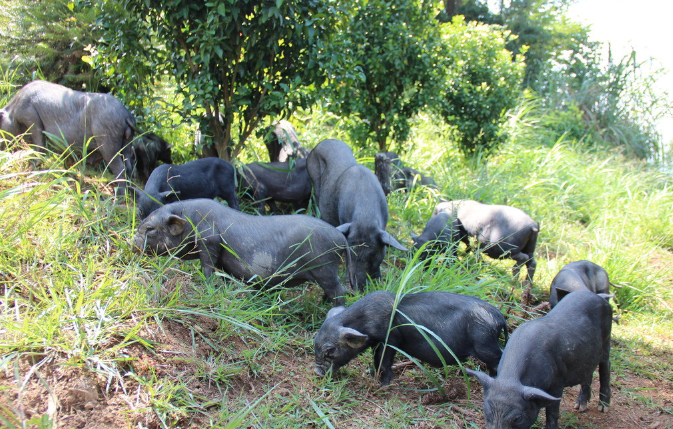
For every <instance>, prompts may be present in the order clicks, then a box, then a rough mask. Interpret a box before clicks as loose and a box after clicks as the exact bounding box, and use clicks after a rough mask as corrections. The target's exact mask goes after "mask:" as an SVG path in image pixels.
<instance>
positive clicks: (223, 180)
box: [131, 157, 238, 219]
mask: <svg viewBox="0 0 673 429" xmlns="http://www.w3.org/2000/svg"><path fill="white" fill-rule="evenodd" d="M234 174H235V173H234V167H233V166H232V165H231V164H229V163H228V162H227V161H225V160H223V159H220V158H212V157H211V158H202V159H197V160H196V161H190V162H186V163H184V164H179V165H170V164H162V165H160V166H159V167H157V168H156V169H154V171H152V174H150V178H149V179H147V184H146V185H145V190H144V191H141V190H140V189H137V188H131V189H132V190H133V192H134V197H135V199H136V206H137V208H138V215H139V216H140V219H145V218H146V217H147V216H149V214H150V213H152V212H153V211H154V210H157V209H158V208H159V207H161V206H162V205H163V204H167V203H171V202H174V201H176V200H183V201H184V200H189V199H196V198H215V197H220V198H222V199H224V200H225V201H226V202H227V204H229V207H231V208H233V209H236V210H238V197H237V196H236V185H235V179H234Z"/></svg>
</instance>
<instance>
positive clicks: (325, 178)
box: [306, 139, 407, 290]
mask: <svg viewBox="0 0 673 429" xmlns="http://www.w3.org/2000/svg"><path fill="white" fill-rule="evenodd" d="M306 167H307V168H308V174H309V176H310V177H311V181H312V182H313V193H314V195H315V198H316V201H317V203H318V209H319V210H320V217H321V219H323V220H325V221H326V222H327V223H329V224H330V225H333V226H336V227H337V229H338V230H339V231H341V232H342V233H343V234H344V235H345V236H346V239H347V240H348V245H349V246H350V247H351V249H352V251H353V252H354V253H355V257H354V258H353V265H354V273H355V276H354V277H355V279H354V280H355V283H353V284H352V286H353V288H356V287H357V288H359V289H360V290H363V289H364V286H365V284H366V283H367V281H368V277H371V278H373V279H378V278H381V269H380V266H381V262H383V258H384V257H385V254H386V247H388V246H392V247H395V248H396V249H400V250H405V251H406V250H407V249H406V247H404V246H402V245H401V244H400V243H399V242H398V241H397V240H396V239H395V237H393V236H392V235H390V233H388V232H387V231H386V224H387V223H388V203H387V201H386V196H385V195H384V194H383V189H382V188H381V184H380V183H379V181H378V179H377V178H376V176H375V175H374V173H372V172H371V170H369V169H368V168H367V167H365V166H363V165H360V164H358V163H357V161H356V160H355V157H353V151H352V150H351V148H350V147H348V145H347V144H346V143H344V142H342V141H341V140H334V139H328V140H323V141H321V142H320V143H318V145H317V146H316V147H315V148H314V149H313V150H312V151H311V153H309V155H308V157H307V158H306Z"/></svg>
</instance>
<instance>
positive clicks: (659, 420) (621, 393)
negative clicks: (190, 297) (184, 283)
mask: <svg viewBox="0 0 673 429" xmlns="http://www.w3.org/2000/svg"><path fill="white" fill-rule="evenodd" d="M192 322H194V323H192V324H191V327H198V328H197V332H198V334H199V335H193V333H192V330H191V329H190V328H188V327H186V326H184V325H182V324H181V323H179V322H176V321H171V320H168V321H163V322H162V323H161V324H160V325H156V324H155V325H149V327H148V328H147V329H145V331H144V332H142V337H144V338H147V339H148V340H151V341H153V342H154V348H153V350H151V349H148V348H146V347H144V346H142V345H140V344H138V343H136V344H133V345H131V346H129V347H124V348H122V349H120V350H119V351H118V355H117V356H115V358H116V359H120V358H122V357H124V358H125V361H124V362H125V366H126V369H125V371H122V372H120V373H119V377H118V378H116V379H115V378H112V379H110V378H109V377H107V376H102V375H101V374H103V373H107V374H109V372H108V371H101V374H97V373H95V372H91V371H86V370H83V369H82V367H81V365H71V364H69V362H68V361H66V360H65V359H63V358H59V357H58V356H49V355H48V354H47V355H35V356H32V357H30V358H23V359H22V360H21V361H20V363H19V364H18V366H17V367H16V368H15V369H14V371H7V372H6V373H4V374H0V389H2V396H1V397H0V404H1V405H3V406H5V407H8V408H9V409H11V410H14V412H15V415H16V416H19V418H21V417H22V416H23V418H25V420H26V421H27V420H30V419H32V418H35V417H39V416H42V415H48V416H50V417H51V418H52V419H54V420H55V422H56V425H55V427H57V428H122V427H146V428H159V427H165V426H173V427H185V428H187V427H190V428H199V427H207V424H208V423H207V422H208V421H209V420H208V418H207V417H208V415H209V414H210V413H212V412H214V413H217V412H218V410H219V406H220V404H222V402H223V397H222V395H223V392H222V391H221V390H219V389H217V388H216V387H215V386H214V383H210V382H209V380H208V379H206V378H204V377H203V376H197V375H196V374H197V371H196V365H197V364H196V363H197V362H199V363H200V364H201V365H202V364H203V363H204V362H207V361H208V357H209V356H210V355H212V354H213V353H214V352H215V351H214V349H213V348H212V347H211V346H210V345H209V344H208V342H207V341H211V342H212V341H216V338H215V334H216V332H217V328H218V323H217V321H215V320H213V319H209V318H206V317H201V318H198V320H193V321H192ZM234 338H235V337H234ZM229 341H233V343H230V344H228V350H232V352H231V354H232V355H235V354H236V353H237V352H239V351H243V350H245V349H247V348H249V345H246V344H244V343H243V342H242V341H237V340H235V339H234V340H231V339H230V340H229ZM614 346H615V347H620V345H619V343H618V342H617V341H615V342H614ZM650 352H651V351H650ZM656 353H657V352H656V351H655V354H656ZM660 353H661V355H660V356H658V357H659V358H661V359H664V360H668V361H671V357H670V356H668V355H667V354H668V353H667V352H665V351H663V350H662V351H660ZM368 359H370V355H363V356H361V357H360V358H358V359H357V360H355V361H353V362H351V364H350V365H349V366H350V369H349V371H348V372H349V374H348V376H347V377H348V380H347V388H348V389H352V395H353V396H354V397H356V398H358V399H359V400H360V402H359V404H358V412H357V417H356V418H349V419H348V420H344V421H339V419H338V416H336V417H334V418H333V419H332V420H331V422H332V424H333V425H334V426H335V427H339V428H373V427H380V426H377V425H378V424H379V420H378V417H380V416H381V413H385V412H386V411H385V409H386V407H385V404H386V403H387V402H388V401H391V400H397V401H398V402H401V403H407V404H409V405H412V406H411V407H410V408H413V407H415V406H419V405H420V406H422V407H426V408H428V409H431V410H432V409H434V411H436V413H440V415H443V416H444V417H445V421H446V419H448V420H449V421H450V420H452V421H453V424H454V426H455V427H474V424H476V425H478V426H479V427H484V421H483V415H482V413H481V402H482V400H483V399H482V393H481V387H480V386H479V384H478V383H477V382H475V381H473V382H472V383H471V391H470V392H469V393H470V400H469V401H468V398H467V395H468V389H467V388H466V385H465V381H464V379H463V378H462V377H461V376H458V375H454V376H451V377H449V379H448V380H446V381H445V384H444V390H445V391H446V392H447V395H448V397H446V398H445V397H442V395H440V394H439V393H437V392H430V393H426V392H419V390H421V389H427V388H430V387H432V386H431V385H430V384H429V383H428V381H427V379H426V378H425V377H423V375H422V372H421V371H420V370H419V369H418V368H416V367H415V366H414V365H404V364H402V365H397V366H396V378H395V380H394V381H393V383H392V384H391V385H390V386H387V387H383V388H382V387H380V386H379V384H378V383H377V382H375V381H374V380H373V379H372V378H371V377H370V376H369V374H368V366H369V362H367V360H368ZM273 360H274V361H275V362H276V364H278V365H280V366H281V367H282V368H283V370H282V371H281V372H279V373H272V374H271V375H268V376H267V375H259V374H258V375H255V374H254V373H253V374H251V373H249V372H248V373H246V372H244V373H238V374H236V375H235V376H234V377H233V378H232V379H231V380H230V382H231V384H230V385H231V388H230V389H229V391H232V392H236V394H237V395H239V396H240V395H244V396H245V397H246V398H248V403H253V402H254V401H255V400H256V399H257V398H259V397H260V396H262V395H263V394H265V393H267V389H269V386H274V385H277V387H275V391H276V392H275V397H278V396H280V397H289V396H290V395H297V396H299V397H302V398H306V407H307V408H308V409H310V404H309V398H311V397H316V396H317V395H319V390H320V389H319V387H318V386H317V379H316V377H315V376H314V374H313V370H312V365H313V357H312V356H311V354H310V353H308V352H301V353H296V352H294V351H293V350H282V351H281V352H279V353H277V354H276V355H275V356H273ZM99 365H100V368H101V369H103V365H105V363H104V362H100V363H99ZM122 366H124V365H122ZM671 367H673V362H671V366H669V368H671ZM454 371H456V370H454ZM199 374H201V372H200V373H199ZM354 374H355V376H354ZM17 375H18V377H17ZM358 375H359V376H358ZM152 377H156V378H161V379H164V380H165V382H166V383H169V382H171V381H175V382H178V381H179V382H180V383H183V384H186V385H187V388H188V389H189V390H190V391H191V392H192V394H193V395H194V396H195V397H197V398H199V402H200V403H201V404H209V403H210V404H212V405H205V406H203V405H202V406H201V409H200V410H199V412H197V413H193V414H192V415H181V414H180V413H179V412H177V411H176V414H175V415H172V416H171V419H170V421H163V422H162V420H161V419H160V417H159V414H158V413H156V412H155V411H154V410H153V408H152V407H153V406H162V404H160V401H161V398H160V395H158V394H157V392H154V393H152V394H150V393H149V392H147V391H145V389H144V388H143V387H142V385H141V384H139V383H138V381H136V380H139V379H143V378H152ZM339 377H344V375H342V374H337V375H336V376H335V379H338V380H339V379H341V380H343V378H339ZM21 384H22V385H23V387H22V388H19V386H20V385H21ZM611 384H612V392H613V397H612V404H611V407H610V410H609V412H608V413H607V414H604V413H600V412H598V410H597V407H596V406H597V402H596V398H597V396H596V395H597V389H598V381H597V380H595V381H594V384H593V390H594V395H593V397H592V401H591V403H590V406H589V408H588V410H587V411H586V412H584V413H577V412H575V410H573V405H574V402H575V399H576V397H577V394H578V393H579V387H574V388H569V389H566V391H565V394H564V397H563V403H562V411H563V413H562V419H568V417H567V415H570V416H571V418H573V419H575V420H576V423H574V424H573V425H572V426H571V427H597V428H638V429H643V428H651V429H655V428H670V427H673V416H671V414H670V412H671V409H672V408H673V383H671V372H669V373H668V375H667V377H666V381H662V380H653V379H651V378H644V377H642V376H639V375H637V374H635V373H633V372H631V371H630V370H629V369H622V370H620V371H619V375H617V374H615V373H614V371H613V379H612V383H611ZM224 399H225V402H227V401H226V398H224ZM211 401H212V402H211ZM0 412H1V411H0ZM542 414H544V413H542ZM542 418H543V417H541V419H540V421H543V420H542ZM164 419H165V417H164ZM411 427H416V428H433V427H438V426H434V425H433V424H432V422H428V421H420V422H419V423H417V424H414V425H413V426H411Z"/></svg>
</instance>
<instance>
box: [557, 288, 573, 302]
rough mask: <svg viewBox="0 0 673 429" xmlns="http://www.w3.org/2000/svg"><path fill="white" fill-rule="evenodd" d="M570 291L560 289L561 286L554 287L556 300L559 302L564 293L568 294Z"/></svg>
mask: <svg viewBox="0 0 673 429" xmlns="http://www.w3.org/2000/svg"><path fill="white" fill-rule="evenodd" d="M570 292H571V291H569V290H566V289H561V288H558V287H557V288H556V297H557V298H558V301H559V302H560V301H561V300H562V299H563V298H564V297H565V296H566V295H568V294H569V293H570Z"/></svg>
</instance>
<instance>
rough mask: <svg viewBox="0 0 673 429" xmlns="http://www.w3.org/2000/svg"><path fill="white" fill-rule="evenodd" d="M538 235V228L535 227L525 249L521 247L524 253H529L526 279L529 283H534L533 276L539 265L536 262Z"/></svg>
mask: <svg viewBox="0 0 673 429" xmlns="http://www.w3.org/2000/svg"><path fill="white" fill-rule="evenodd" d="M537 236H538V231H537V228H534V229H533V230H532V232H531V235H530V237H529V238H528V241H527V242H526V245H525V246H523V249H521V251H522V252H523V253H525V254H526V255H528V258H527V259H528V261H526V271H527V273H526V281H527V282H528V285H532V284H533V276H534V275H535V267H536V266H537V263H536V262H535V246H536V245H537Z"/></svg>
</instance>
